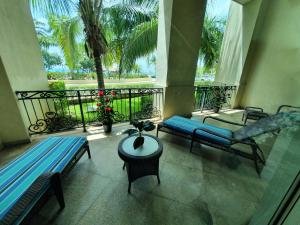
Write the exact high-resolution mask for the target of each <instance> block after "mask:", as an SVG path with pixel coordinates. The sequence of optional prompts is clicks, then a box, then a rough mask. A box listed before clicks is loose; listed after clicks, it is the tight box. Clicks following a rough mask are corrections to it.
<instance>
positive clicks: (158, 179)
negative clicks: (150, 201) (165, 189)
mask: <svg viewBox="0 0 300 225" xmlns="http://www.w3.org/2000/svg"><path fill="white" fill-rule="evenodd" d="M157 181H158V184H160V178H159V174H157Z"/></svg>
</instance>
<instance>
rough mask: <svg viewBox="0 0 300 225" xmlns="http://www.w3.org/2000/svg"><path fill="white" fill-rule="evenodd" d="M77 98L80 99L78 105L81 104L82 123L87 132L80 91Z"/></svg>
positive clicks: (84, 130)
mask: <svg viewBox="0 0 300 225" xmlns="http://www.w3.org/2000/svg"><path fill="white" fill-rule="evenodd" d="M77 97H78V103H79V107H80V115H81V122H82V126H83V132H86V127H85V121H84V114H83V108H82V102H81V95H80V91H77Z"/></svg>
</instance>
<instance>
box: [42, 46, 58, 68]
mask: <svg viewBox="0 0 300 225" xmlns="http://www.w3.org/2000/svg"><path fill="white" fill-rule="evenodd" d="M42 57H43V62H44V66H45V68H46V69H47V70H49V69H51V68H53V67H54V66H60V65H62V63H63V62H62V59H61V57H60V56H59V55H58V54H56V53H49V52H48V51H47V50H45V49H42Z"/></svg>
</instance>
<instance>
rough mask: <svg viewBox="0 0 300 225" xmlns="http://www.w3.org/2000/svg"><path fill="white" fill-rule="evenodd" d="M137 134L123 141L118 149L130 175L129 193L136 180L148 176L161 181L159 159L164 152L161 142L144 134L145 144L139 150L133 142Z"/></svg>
mask: <svg viewBox="0 0 300 225" xmlns="http://www.w3.org/2000/svg"><path fill="white" fill-rule="evenodd" d="M136 137H137V134H135V135H131V136H129V137H126V138H124V139H122V140H121V142H120V143H119V147H118V154H119V156H120V158H121V159H122V160H123V161H124V163H125V167H126V170H127V175H128V182H129V184H128V193H130V190H131V183H132V182H133V181H135V180H136V179H138V178H140V177H144V176H148V175H156V176H157V181H158V183H159V184H160V179H159V158H160V156H161V155H162V152H163V145H162V143H161V141H160V140H159V139H158V138H156V137H154V136H152V135H149V134H143V137H144V144H143V145H142V146H140V147H138V148H137V149H134V148H133V142H134V140H135V139H136Z"/></svg>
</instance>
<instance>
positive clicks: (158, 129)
mask: <svg viewBox="0 0 300 225" xmlns="http://www.w3.org/2000/svg"><path fill="white" fill-rule="evenodd" d="M158 131H159V128H158V127H157V129H156V137H158Z"/></svg>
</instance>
